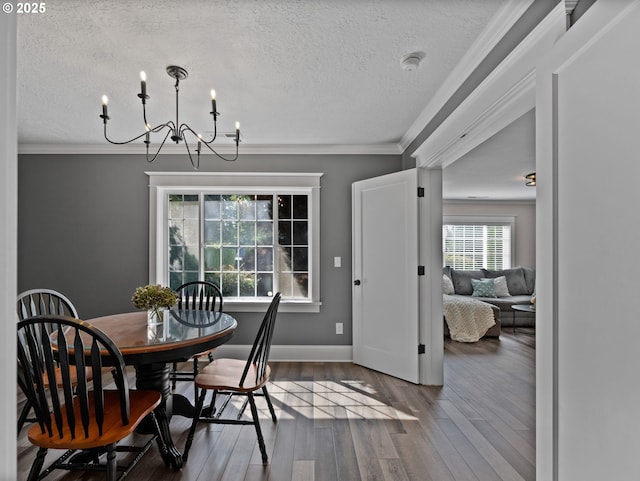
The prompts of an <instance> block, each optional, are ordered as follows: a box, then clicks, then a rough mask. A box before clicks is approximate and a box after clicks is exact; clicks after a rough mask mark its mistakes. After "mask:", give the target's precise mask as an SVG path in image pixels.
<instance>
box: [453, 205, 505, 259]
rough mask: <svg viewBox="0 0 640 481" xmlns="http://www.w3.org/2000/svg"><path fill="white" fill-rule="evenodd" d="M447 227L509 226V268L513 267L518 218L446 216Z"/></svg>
mask: <svg viewBox="0 0 640 481" xmlns="http://www.w3.org/2000/svg"><path fill="white" fill-rule="evenodd" d="M445 225H508V226H509V227H510V228H511V242H510V246H509V247H510V254H509V264H510V265H509V267H506V266H503V269H507V268H510V267H513V259H515V248H516V241H515V239H516V236H515V232H516V218H515V217H514V216H484V215H445V216H443V217H442V226H443V228H444V226H445ZM442 264H443V266H444V264H445V261H444V244H443V249H442Z"/></svg>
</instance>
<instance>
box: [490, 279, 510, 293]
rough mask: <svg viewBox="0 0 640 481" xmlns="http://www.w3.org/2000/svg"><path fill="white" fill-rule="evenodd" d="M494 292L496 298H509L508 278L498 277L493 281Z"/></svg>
mask: <svg viewBox="0 0 640 481" xmlns="http://www.w3.org/2000/svg"><path fill="white" fill-rule="evenodd" d="M493 290H494V291H495V293H496V297H509V296H511V293H510V292H509V286H507V278H506V277H505V276H500V277H496V278H495V279H494V280H493Z"/></svg>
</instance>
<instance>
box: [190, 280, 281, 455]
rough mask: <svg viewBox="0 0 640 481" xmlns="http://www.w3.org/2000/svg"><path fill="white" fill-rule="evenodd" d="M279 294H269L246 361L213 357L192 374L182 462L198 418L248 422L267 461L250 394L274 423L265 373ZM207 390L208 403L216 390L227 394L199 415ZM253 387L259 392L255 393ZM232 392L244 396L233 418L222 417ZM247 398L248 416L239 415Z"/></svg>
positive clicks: (216, 392) (214, 420) (212, 420)
mask: <svg viewBox="0 0 640 481" xmlns="http://www.w3.org/2000/svg"><path fill="white" fill-rule="evenodd" d="M280 297H281V294H280V293H279V292H278V293H276V295H275V296H273V300H272V301H271V304H270V305H269V309H268V310H267V313H266V314H265V316H264V319H263V321H262V323H261V324H260V328H259V329H258V334H257V336H256V338H255V341H254V343H253V346H252V348H251V352H250V353H249V358H248V359H247V360H246V361H244V360H238V359H215V360H214V361H213V362H211V363H210V364H209V365H207V366H205V367H204V368H202V370H201V371H200V372H199V373H198V375H197V376H196V379H195V383H196V387H197V388H198V389H200V394H199V396H198V401H197V403H196V412H195V414H194V416H193V422H192V423H191V428H190V429H189V434H188V437H187V443H186V446H185V450H184V454H183V460H184V461H185V462H186V460H187V458H188V456H189V450H190V449H191V444H192V443H193V436H194V434H195V430H196V426H197V424H198V422H206V423H212V424H252V425H253V426H254V428H255V430H256V435H257V437H258V446H259V447H260V453H261V454H262V462H263V463H265V464H266V463H267V462H268V459H269V458H268V456H267V450H266V447H265V444H264V438H263V436H262V429H260V419H259V418H258V410H257V408H256V404H255V399H254V397H255V396H264V398H265V399H266V401H267V406H268V407H269V412H270V413H271V419H272V420H273V422H274V423H275V422H277V421H278V419H277V418H276V413H275V411H274V410H273V404H272V403H271V398H270V397H269V392H268V391H267V382H268V381H269V375H270V373H271V369H270V368H269V351H270V350H271V341H272V339H273V330H274V327H275V322H276V316H277V314H278V306H279V304H280ZM209 390H211V391H213V401H212V404H213V403H215V400H216V397H217V395H218V394H227V395H228V396H227V398H226V400H225V401H224V403H223V404H222V406H221V407H220V408H219V409H218V410H217V411H215V410H214V409H210V410H208V412H207V415H206V416H204V417H203V416H202V414H203V406H204V400H205V396H206V395H207V391H209ZM257 391H262V392H261V393H259V392H257ZM232 396H245V402H244V404H243V405H242V407H241V408H240V410H239V413H238V415H237V418H236V419H229V418H223V417H222V413H223V411H224V407H225V406H226V405H227V403H228V402H229V399H231V397H232ZM247 402H248V403H249V406H250V408H251V420H246V419H242V415H243V412H244V410H245V407H246V405H247Z"/></svg>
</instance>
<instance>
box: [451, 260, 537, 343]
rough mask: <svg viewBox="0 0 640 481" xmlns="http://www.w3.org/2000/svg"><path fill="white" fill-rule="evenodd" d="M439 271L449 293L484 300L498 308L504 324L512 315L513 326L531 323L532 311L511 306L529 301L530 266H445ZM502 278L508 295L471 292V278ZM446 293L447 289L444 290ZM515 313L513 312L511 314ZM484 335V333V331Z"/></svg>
mask: <svg viewBox="0 0 640 481" xmlns="http://www.w3.org/2000/svg"><path fill="white" fill-rule="evenodd" d="M443 274H444V275H446V276H448V277H449V279H451V282H452V284H453V289H454V292H453V293H452V294H451V295H454V296H465V297H471V296H472V297H473V298H474V299H477V300H479V301H483V302H487V303H489V304H492V305H494V306H496V307H498V308H499V309H500V320H501V324H502V326H504V327H511V326H512V325H513V322H514V318H515V326H518V327H535V314H534V313H528V312H521V311H515V312H514V310H513V309H512V308H511V306H513V305H515V304H530V303H531V296H532V295H533V293H534V292H535V288H536V271H535V269H533V268H530V267H521V266H519V267H514V268H511V269H503V270H489V269H479V270H472V271H467V270H459V269H452V268H450V267H445V268H444V270H443ZM501 276H504V277H505V278H506V284H507V288H508V290H509V294H510V295H509V296H501V297H482V296H473V290H474V289H473V285H472V279H487V278H492V279H495V278H498V277H501ZM445 294H447V292H445ZM514 314H515V316H514ZM487 335H488V333H487Z"/></svg>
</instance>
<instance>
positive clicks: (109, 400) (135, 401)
mask: <svg viewBox="0 0 640 481" xmlns="http://www.w3.org/2000/svg"><path fill="white" fill-rule="evenodd" d="M160 400H161V394H160V393H159V392H157V391H146V390H131V391H129V402H130V422H129V424H128V425H126V426H123V425H122V418H121V415H120V400H119V393H118V391H115V390H114V391H104V405H105V413H104V418H105V420H104V426H103V434H102V436H99V435H98V427H97V426H96V425H95V423H92V424H91V425H90V428H89V436H88V437H86V438H85V436H84V431H83V429H82V421H81V420H80V403H79V402H78V398H77V397H76V398H74V412H75V413H77V414H76V435H75V438H72V437H71V433H70V431H69V429H68V427H67V423H66V410H65V409H64V408H63V409H62V416H63V419H64V420H65V421H64V424H63V425H64V426H65V427H64V429H63V433H62V434H63V436H62V437H59V436H58V434H57V428H56V427H55V419H54V417H53V414H52V415H51V423H52V426H53V427H54V428H53V431H54V435H53V436H52V437H49V434H48V433H47V432H46V429H45V432H44V433H42V431H41V430H40V425H39V424H38V423H35V424H34V425H33V426H31V428H30V429H29V441H31V443H33V444H34V445H36V446H39V447H41V448H50V449H91V448H98V447H101V446H107V445H109V444H112V443H115V442H117V441H119V440H121V439H123V438H125V437H126V436H128V435H129V434H131V433H132V432H133V431H134V430H135V428H136V427H137V426H138V424H139V423H140V421H142V419H144V418H145V417H146V416H147V415H149V414H150V413H151V412H152V411H153V410H154V409H155V408H156V407H157V406H158V405H159V404H160ZM89 411H90V413H89V417H90V418H94V417H95V414H94V402H93V393H92V392H89Z"/></svg>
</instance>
